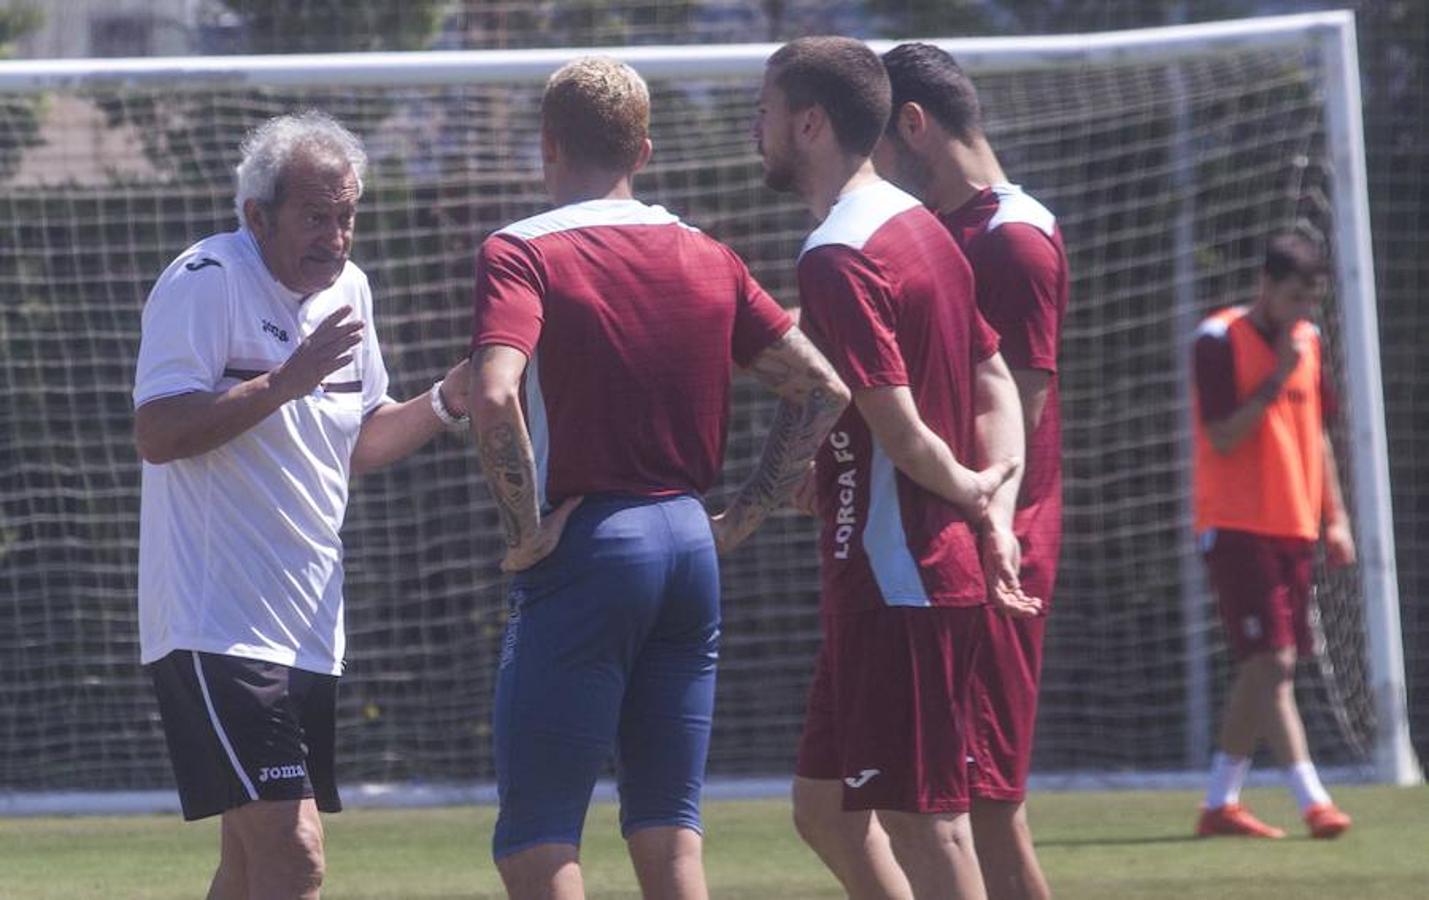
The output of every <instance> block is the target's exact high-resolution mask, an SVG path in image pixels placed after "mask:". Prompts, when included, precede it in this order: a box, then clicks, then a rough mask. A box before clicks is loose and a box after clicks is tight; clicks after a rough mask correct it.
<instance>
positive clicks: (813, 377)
mask: <svg viewBox="0 0 1429 900" xmlns="http://www.w3.org/2000/svg"><path fill="white" fill-rule="evenodd" d="M752 370H753V372H754V375H755V376H756V377H757V378H759V380H760V381H762V382H764V384H765V385H766V386H768V387H770V388H772V389H774V390H775V391H778V392H779V393H780V394H781V395H782V396H781V399H780V402H779V408H778V409H777V410H776V411H775V414H774V422H773V424H771V425H770V426H769V434H768V436H767V437H766V438H765V441H764V452H763V453H762V454H761V455H760V458H759V465H758V467H756V468H755V470H754V474H753V475H752V476H751V477H750V479H749V480H748V481H747V482H745V483H744V485H743V486H742V487H741V488H740V489H739V493H738V494H737V495H736V496H735V499H734V502H733V503H731V504H730V507H729V511H728V513H727V515H728V517H729V518H730V520H731V522H732V524H734V525H735V526H736V530H737V531H739V532H740V533H748V532H750V531H753V530H754V529H755V528H757V527H758V526H759V523H760V522H762V521H763V520H764V518H765V517H766V516H768V515H769V513H771V512H773V511H774V510H775V509H778V508H779V507H780V506H781V505H783V504H784V502H785V501H786V500H788V499H789V496H790V495H791V494H792V493H793V492H794V489H795V488H796V487H798V486H799V482H800V481H802V480H803V478H804V475H805V473H806V472H807V471H808V468H809V463H810V462H812V461H813V459H814V454H815V453H817V452H818V449H819V444H821V443H822V442H823V440H824V438H825V437H826V436H827V435H828V433H829V430H830V429H831V428H833V426H834V423H835V422H837V421H838V418H839V416H840V414H842V412H843V409H844V406H845V405H846V401H845V400H844V398H843V397H842V396H840V394H839V393H838V391H837V386H838V376H837V375H835V374H834V371H833V369H832V368H831V367H830V366H829V364H828V361H827V360H825V359H824V358H823V356H822V355H821V354H820V353H819V352H818V351H817V350H815V349H814V346H813V345H812V344H810V343H809V341H808V339H807V338H806V337H804V336H803V334H802V333H800V332H799V331H798V330H797V329H795V330H792V331H790V332H789V333H788V334H786V335H785V336H784V337H783V338H781V339H780V340H779V341H777V342H776V343H775V344H774V345H773V346H772V347H770V348H769V349H768V350H766V351H765V352H764V353H762V354H760V356H759V358H758V359H756V360H755V363H754V366H753V367H752Z"/></svg>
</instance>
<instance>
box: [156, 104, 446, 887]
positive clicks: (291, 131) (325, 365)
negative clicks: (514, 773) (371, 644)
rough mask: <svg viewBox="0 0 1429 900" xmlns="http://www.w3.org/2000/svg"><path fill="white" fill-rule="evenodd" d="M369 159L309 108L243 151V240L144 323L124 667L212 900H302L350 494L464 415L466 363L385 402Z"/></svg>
mask: <svg viewBox="0 0 1429 900" xmlns="http://www.w3.org/2000/svg"><path fill="white" fill-rule="evenodd" d="M366 162H367V158H366V154H365V153H364V152H363V149H362V145H361V142H360V141H359V140H358V139H357V138H356V137H355V136H354V135H353V134H352V133H351V132H349V131H348V130H347V129H346V128H344V127H342V126H341V125H340V124H338V123H337V122H336V121H334V120H333V119H332V118H330V117H329V116H327V115H325V114H322V113H318V112H307V113H303V114H300V115H288V116H279V117H277V118H274V119H270V120H269V121H267V122H265V123H263V124H262V125H260V126H259V127H258V128H256V129H255V130H254V131H253V132H252V133H250V134H249V136H248V137H247V139H246V140H245V141H244V142H243V146H242V161H241V162H240V163H239V165H238V170H237V182H238V187H237V194H236V205H237V211H238V218H239V222H240V227H239V229H238V230H237V231H233V232H229V233H225V234H218V235H214V236H212V237H209V238H205V239H204V240H202V241H199V242H198V243H197V244H194V245H193V246H192V247H190V248H189V249H187V250H185V251H184V252H183V253H182V254H180V255H179V257H178V259H176V260H174V262H173V263H171V264H170V265H169V267H168V268H167V269H166V270H165V271H164V273H163V274H162V275H161V276H160V277H159V280H158V282H157V283H156V284H155V285H154V289H153V291H152V292H151V293H150V295H149V300H148V302H147V303H146V304H145V307H144V317H143V336H142V342H141V345H140V349H139V362H138V367H137V372H136V375H135V384H134V405H135V407H136V412H135V416H134V425H135V428H134V433H135V439H136V442H137V444H138V448H139V453H140V455H141V456H143V458H144V471H143V488H142V502H141V513H140V519H141V521H140V539H139V619H140V632H139V637H140V650H141V659H142V662H143V663H144V665H145V667H146V669H147V671H148V672H149V674H150V676H151V678H152V679H153V683H154V688H155V691H156V693H157V696H158V701H159V710H160V713H161V714H162V717H163V722H164V731H165V735H166V738H167V740H168V745H169V755H170V757H171V760H172V763H173V768H174V775H175V778H176V780H177V782H178V788H179V798H180V801H181V804H182V806H183V813H184V818H185V819H190V820H192V819H199V818H204V817H206V816H212V815H219V814H221V815H222V816H223V827H222V844H221V851H220V856H219V865H218V870H217V872H216V873H215V875H214V878H213V883H212V886H211V888H210V890H209V897H210V898H247V897H253V898H257V897H300V898H315V897H317V896H318V894H319V890H320V888H321V885H322V879H323V840H322V824H321V822H320V821H319V817H318V811H319V810H322V811H325V812H335V811H337V810H338V809H340V808H341V803H340V801H339V799H338V792H337V785H336V781H335V779H334V771H333V762H334V760H333V757H334V750H333V744H334V724H335V711H336V697H337V678H338V675H339V674H341V672H342V667H343V656H344V642H345V638H344V634H343V609H342V606H343V603H342V541H341V538H340V537H339V533H338V532H339V529H340V528H341V526H342V520H343V515H344V513H345V511H346V508H347V493H348V478H349V476H350V474H351V473H353V472H363V471H367V470H371V469H375V468H378V467H380V466H384V465H386V464H388V463H391V462H394V461H396V460H398V459H401V458H402V457H404V456H406V455H408V454H409V453H411V452H412V451H413V450H415V449H417V448H418V447H419V446H421V445H422V444H424V443H426V442H427V441H428V440H429V439H431V438H432V437H433V436H434V435H436V434H437V433H438V432H440V431H441V430H443V428H444V427H447V426H452V425H457V424H459V423H461V422H462V421H463V420H464V418H465V412H464V411H465V408H466V390H467V389H466V385H467V383H468V378H467V375H466V365H467V364H466V363H465V362H461V363H459V364H458V365H457V366H455V367H453V368H452V370H451V371H449V372H448V373H447V377H446V378H445V379H443V380H442V381H439V382H437V383H436V384H435V385H433V387H432V389H431V390H430V391H429V392H426V393H423V394H422V395H420V396H418V397H416V398H414V399H411V400H408V401H406V402H404V403H397V402H395V401H393V400H392V398H391V397H389V396H388V395H387V369H386V367H385V366H384V364H383V361H382V351H381V349H380V348H379V346H378V343H377V336H376V334H375V332H374V331H373V328H372V325H371V320H372V294H371V291H370V289H369V288H368V284H367V277H366V276H365V275H364V274H363V273H362V270H361V269H359V268H358V267H357V266H355V265H353V264H352V263H351V262H350V261H349V260H348V255H349V254H350V252H351V250H352V235H353V222H354V218H355V215H356V211H357V201H358V198H359V197H360V196H361V195H362V174H363V169H364V167H365V165H366Z"/></svg>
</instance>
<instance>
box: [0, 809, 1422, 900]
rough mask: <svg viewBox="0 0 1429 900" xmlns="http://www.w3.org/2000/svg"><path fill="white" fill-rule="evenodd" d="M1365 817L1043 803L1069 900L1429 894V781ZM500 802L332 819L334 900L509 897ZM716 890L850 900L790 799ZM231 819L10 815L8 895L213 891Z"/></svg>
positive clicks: (598, 823) (620, 848) (711, 859)
mask: <svg viewBox="0 0 1429 900" xmlns="http://www.w3.org/2000/svg"><path fill="white" fill-rule="evenodd" d="M1335 799H1336V801H1337V802H1339V803H1340V805H1341V806H1343V807H1344V808H1345V809H1346V810H1347V811H1348V812H1350V814H1351V815H1353V816H1354V817H1355V826H1354V828H1353V829H1351V831H1350V832H1349V833H1348V834H1347V835H1345V836H1344V837H1343V838H1341V839H1340V840H1337V841H1324V842H1322V841H1311V840H1309V839H1308V838H1307V837H1304V836H1303V828H1301V827H1300V825H1299V822H1298V819H1297V817H1296V816H1295V813H1294V809H1293V807H1292V804H1291V802H1290V799H1289V797H1288V795H1287V794H1286V792H1284V791H1278V790H1276V791H1272V790H1268V789H1266V790H1253V791H1249V792H1247V795H1246V801H1247V802H1248V803H1249V804H1250V805H1251V806H1252V807H1253V808H1254V809H1255V810H1256V812H1257V813H1258V814H1260V815H1261V817H1262V818H1264V819H1266V820H1267V821H1269V822H1271V823H1273V824H1278V825H1281V826H1282V827H1285V828H1287V830H1289V831H1290V833H1291V837H1290V838H1288V839H1287V840H1283V841H1251V840H1243V839H1227V838H1220V839H1211V840H1197V839H1195V838H1192V837H1191V836H1190V833H1191V828H1192V825H1193V822H1194V820H1195V815H1196V804H1197V801H1198V797H1197V795H1195V794H1192V793H1188V792H1184V791H1180V792H1173V791H1166V792H1116V793H1082V792H1073V793H1043V794H1035V795H1034V796H1033V797H1032V800H1031V802H1030V803H1029V811H1030V813H1031V817H1032V824H1033V829H1034V831H1035V833H1036V835H1037V839H1038V844H1039V852H1040V854H1041V858H1042V862H1043V866H1044V868H1045V869H1046V871H1047V875H1048V877H1049V879H1050V880H1051V883H1052V887H1053V891H1054V893H1055V894H1056V895H1057V896H1058V897H1059V898H1063V900H1070V898H1093V897H1095V898H1118V900H1131V898H1151V897H1157V898H1160V897H1167V898H1172V897H1174V898H1178V900H1180V898H1191V900H1194V898H1208V900H1209V898H1217V900H1219V898H1226V897H1234V898H1268V900H1289V898H1298V897H1312V898H1320V897H1357V898H1358V897H1364V898H1423V897H1429V787H1418V788H1407V789H1396V788H1383V787H1354V788H1349V787H1341V788H1338V789H1336V790H1335ZM494 816H495V810H494V809H491V808H489V807H468V808H458V809H421V810H400V811H377V810H354V811H349V812H346V813H342V814H341V815H337V816H329V817H327V819H326V823H327V841H328V878H327V885H326V888H325V889H324V892H323V895H324V897H326V898H329V900H345V898H354V900H356V898H364V900H377V898H382V900H435V898H488V897H501V896H502V894H501V891H500V883H499V880H498V879H497V876H496V872H495V870H494V869H493V867H492V864H491V861H490V856H489V849H488V847H489V842H490V839H491V825H492V821H493V819H494ZM705 816H706V825H707V838H706V862H707V865H708V869H709V878H710V887H711V892H712V894H713V895H714V897H716V898H725V900H761V898H778V900H806V898H807V900H813V898H837V897H840V896H842V894H841V892H840V891H839V890H838V886H837V885H836V883H835V882H834V881H833V879H832V877H831V876H829V875H828V874H827V873H826V872H825V871H824V870H823V868H822V867H821V866H820V865H819V863H818V861H817V860H816V859H815V858H814V856H813V855H812V854H811V853H810V852H809V851H808V850H806V849H805V848H804V847H803V846H802V845H801V844H800V843H799V841H798V838H797V837H796V836H795V835H794V831H793V828H792V826H791V825H790V824H789V809H788V803H787V801H785V800H783V799H772V800H758V801H740V802H719V803H710V804H707V805H706V809H705ZM217 850H218V831H217V828H216V823H215V822H213V821H207V822H202V823H198V824H194V825H184V824H182V823H181V822H179V821H178V819H177V817H155V816H137V817H126V818H87V817H82V818H65V819H54V818H49V819H0V897H3V898H5V900H49V898H55V900H59V898H64V900H76V898H89V897H104V898H121V897H122V898H130V900H150V898H154V900H157V898H192V897H200V896H202V895H203V892H204V890H205V889H206V887H207V878H208V875H209V874H210V872H211V869H212V866H213V863H214V861H215V860H216V859H217ZM583 862H584V864H585V868H586V883H587V888H588V890H589V893H590V896H591V897H592V898H610V900H613V898H629V897H636V896H638V895H637V894H636V891H635V881H634V876H633V875H632V874H631V871H630V866H629V863H628V861H627V860H626V858H625V852H624V845H623V844H622V843H621V842H620V840H619V838H618V836H617V831H616V824H615V810H614V808H613V807H611V806H609V805H600V806H597V807H596V808H595V809H594V810H593V811H592V813H591V819H590V822H589V823H588V825H587V827H586V837H585V848H584V851H583Z"/></svg>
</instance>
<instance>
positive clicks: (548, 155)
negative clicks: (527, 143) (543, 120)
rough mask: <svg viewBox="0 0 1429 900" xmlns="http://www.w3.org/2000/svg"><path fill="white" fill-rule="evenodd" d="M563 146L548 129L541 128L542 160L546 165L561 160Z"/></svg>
mask: <svg viewBox="0 0 1429 900" xmlns="http://www.w3.org/2000/svg"><path fill="white" fill-rule="evenodd" d="M560 159H561V146H560V144H558V143H556V139H555V137H554V136H552V134H551V133H550V132H549V131H547V130H546V129H544V128H542V129H541V162H543V163H545V164H546V165H554V164H555V163H557V162H560Z"/></svg>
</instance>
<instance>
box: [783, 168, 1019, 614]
mask: <svg viewBox="0 0 1429 900" xmlns="http://www.w3.org/2000/svg"><path fill="white" fill-rule="evenodd" d="M929 260H940V261H944V264H940V265H929V264H928V262H929ZM798 278H799V297H800V302H801V305H802V307H803V323H804V325H805V330H806V331H807V332H808V334H809V336H810V338H811V340H813V342H814V343H815V344H816V345H817V346H818V347H819V348H820V349H821V350H822V351H823V352H824V354H825V355H826V356H828V358H829V361H830V362H832V363H833V365H834V368H835V369H837V370H838V373H839V375H840V376H841V377H842V378H843V380H844V382H845V383H847V384H848V386H849V387H850V388H851V389H852V390H853V391H855V393H856V392H857V391H858V390H859V389H861V388H870V387H890V386H907V387H908V388H909V389H910V391H911V392H912V395H913V400H914V403H915V405H916V406H917V408H918V414H919V416H920V417H921V418H922V420H923V421H924V422H925V423H926V424H927V425H928V427H929V428H930V429H932V430H933V431H934V432H935V433H936V434H937V435H938V436H939V437H941V438H942V439H943V440H944V441H946V442H947V444H948V447H949V448H950V449H951V450H952V451H953V454H954V455H955V456H956V457H957V458H958V459H959V460H962V461H964V462H966V461H970V460H972V459H973V456H974V454H973V438H974V433H973V426H974V418H975V410H974V402H973V389H974V380H975V373H976V368H977V365H978V363H980V362H982V361H984V360H986V359H987V358H989V357H990V356H992V355H993V354H994V353H996V352H997V335H996V333H995V332H993V330H992V329H991V328H989V327H988V325H987V323H986V322H984V321H983V319H982V316H980V315H979V314H978V311H977V304H976V302H975V300H974V298H973V279H972V271H971V270H970V269H969V268H968V265H967V263H966V262H965V261H964V260H963V258H962V253H961V252H960V251H959V250H958V247H957V245H956V244H955V243H954V242H953V241H952V239H951V238H950V237H949V236H948V233H947V231H946V230H945V229H944V228H943V227H942V226H941V225H940V224H939V223H938V220H937V218H936V217H935V216H934V215H933V214H932V213H930V212H928V211H927V210H926V209H924V208H923V207H922V205H921V204H919V203H918V201H917V200H915V199H914V198H913V197H910V196H909V195H908V194H905V193H904V192H902V191H900V190H898V189H897V188H895V187H894V186H893V185H891V184H888V183H887V182H877V183H875V184H872V185H868V186H866V187H863V188H860V189H858V190H856V191H852V192H850V193H848V194H845V195H844V196H843V197H841V198H840V199H839V201H838V202H837V203H836V204H834V207H833V209H832V210H830V212H829V215H828V217H827V218H826V219H825V220H824V221H823V223H822V224H821V225H820V226H819V227H818V229H816V230H815V231H814V233H813V234H811V235H809V238H808V240H807V241H806V242H805V244H804V249H803V252H802V254H801V255H800V257H799V266H798ZM815 462H816V479H817V481H818V488H819V491H818V494H819V510H820V517H821V519H822V522H823V534H822V536H821V539H820V548H821V552H822V561H823V565H822V574H823V586H824V590H823V604H824V606H823V609H824V612H825V613H826V614H839V613H847V612H858V611H862V610H868V609H877V608H879V607H880V606H884V605H888V606H977V605H980V604H982V603H983V602H985V591H984V587H983V579H982V569H981V566H980V565H979V562H978V553H977V540H976V536H975V535H974V533H973V530H972V528H971V526H970V525H969V524H968V522H967V520H966V518H965V517H964V516H963V514H962V512H961V511H959V510H958V508H957V507H955V506H953V505H952V504H951V503H948V502H947V501H945V500H943V499H942V498H940V497H938V496H937V495H935V494H933V493H931V492H929V491H926V490H924V489H923V488H921V487H919V486H918V485H917V484H916V483H915V482H914V481H913V480H912V479H910V478H908V477H907V476H906V475H904V474H902V473H901V472H898V471H897V469H896V468H895V467H894V466H893V464H892V462H891V461H890V460H889V458H888V456H887V454H885V453H884V452H883V450H882V448H880V447H878V446H877V445H876V443H875V441H874V440H873V435H872V432H871V431H870V430H869V428H868V424H867V423H866V422H865V421H864V420H863V417H862V416H861V415H860V414H859V412H858V409H857V407H856V406H850V407H849V409H848V410H847V411H846V412H845V413H844V415H843V417H842V418H841V419H840V420H839V422H838V424H836V425H835V426H834V430H833V432H832V434H830V436H829V439H828V440H827V441H825V443H824V445H823V447H822V448H820V450H819V454H818V457H817V458H816V460H815Z"/></svg>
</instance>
